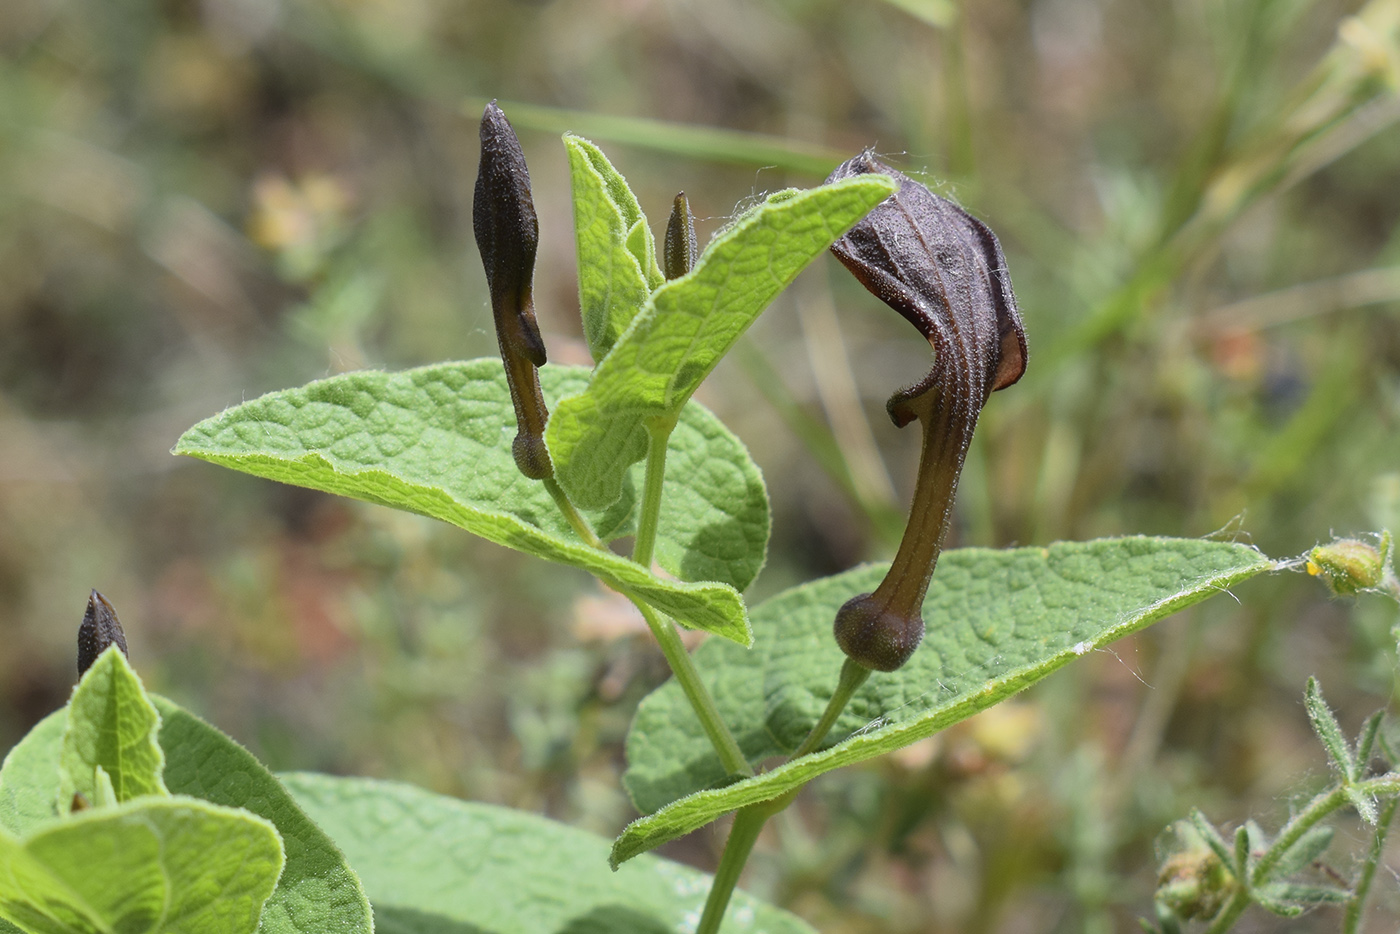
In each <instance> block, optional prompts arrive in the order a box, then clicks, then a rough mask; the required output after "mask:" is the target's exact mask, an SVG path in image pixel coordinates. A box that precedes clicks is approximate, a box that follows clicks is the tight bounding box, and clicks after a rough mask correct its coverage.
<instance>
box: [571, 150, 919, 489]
mask: <svg viewBox="0 0 1400 934" xmlns="http://www.w3.org/2000/svg"><path fill="white" fill-rule="evenodd" d="M893 184H894V183H893V182H891V181H890V180H889V179H887V178H885V177H884V176H879V175H863V176H860V177H858V178H852V179H847V180H844V181H841V182H838V183H836V184H834V185H825V186H822V187H820V188H813V189H811V190H808V191H784V192H779V193H777V194H775V195H771V196H770V197H769V198H768V199H767V200H766V201H764V202H763V203H762V204H761V205H759V206H758V207H757V208H756V209H754V210H753V211H750V212H749V213H747V214H745V215H744V216H743V217H741V218H740V219H739V220H738V221H736V222H735V223H734V225H733V226H731V227H730V228H729V229H728V230H726V231H724V232H723V233H721V234H720V235H718V236H717V237H715V238H714V240H712V241H710V244H709V246H707V247H706V248H705V251H704V252H703V253H702V254H701V255H700V257H699V259H698V260H697V261H696V264H695V267H694V268H693V269H692V270H691V271H690V273H689V274H688V275H685V276H682V277H681V278H679V279H674V280H672V281H670V282H667V283H666V284H665V285H663V286H661V287H660V288H658V289H657V290H656V291H654V292H653V293H652V294H651V297H650V298H649V299H648V300H647V303H646V305H645V307H644V308H643V309H642V311H641V313H640V314H638V315H637V316H636V317H635V318H634V319H633V320H632V323H631V324H630V325H629V326H628V328H627V330H626V331H625V332H624V333H623V334H622V336H621V337H620V338H619V339H618V341H617V343H616V344H615V345H614V346H613V348H612V350H611V351H610V352H609V353H608V355H607V356H606V357H604V358H603V360H602V361H601V362H600V363H599V364H598V367H597V369H596V370H595V371H594V375H593V380H592V382H591V383H589V386H588V390H587V391H586V392H584V393H582V394H580V395H577V396H573V397H571V398H568V399H565V400H564V401H563V402H561V403H560V404H559V405H558V406H557V407H555V409H554V414H553V416H552V417H551V418H550V420H549V426H548V428H547V429H546V433H545V438H546V440H547V441H548V443H549V451H550V455H551V456H552V457H553V458H554V464H555V470H556V472H557V475H558V478H559V482H560V484H561V485H562V486H563V487H564V489H565V490H567V491H568V492H569V495H570V496H571V497H572V498H573V499H574V502H576V503H577V504H578V505H580V506H584V507H587V508H603V507H606V506H608V505H609V504H611V503H613V502H614V501H616V500H617V499H618V497H619V496H621V495H622V491H623V485H624V481H625V478H626V476H627V469H628V467H629V466H630V465H632V464H634V463H636V462H637V461H639V460H641V459H642V458H643V457H645V456H646V449H647V427H646V426H647V423H648V422H651V421H654V422H657V423H669V422H670V421H671V420H673V419H674V418H675V417H676V416H677V415H678V414H679V413H680V410H681V408H682V407H683V406H684V405H685V403H686V400H687V399H689V398H690V396H691V394H692V393H693V392H695V389H696V387H697V386H699V385H700V383H701V381H703V380H704V378H705V377H706V376H707V375H708V374H709V372H710V371H711V370H712V369H713V368H714V366H715V364H716V363H717V362H718V361H719V359H720V357H722V356H724V354H725V353H726V352H727V351H728V350H729V348H730V347H732V346H733V345H734V342H735V341H736V340H738V339H739V336H740V335H741V334H743V333H744V331H745V330H746V329H747V328H748V326H749V325H750V324H752V323H753V321H754V319H755V318H757V317H758V315H759V313H760V312H762V311H763V309H764V308H766V307H767V306H768V303H769V302H771V301H772V300H773V299H774V297H776V296H777V294H778V293H779V292H781V291H782V290H783V289H784V288H786V287H787V285H788V284H789V283H791V282H792V280H793V279H795V278H796V277H797V274H798V273H799V272H801V271H802V270H803V268H805V267H806V266H807V264H808V263H810V262H811V261H812V260H813V259H815V258H816V257H817V256H818V255H820V254H821V253H822V251H824V250H825V249H826V248H827V247H829V246H830V245H831V244H832V242H833V241H835V240H836V238H838V237H840V236H841V235H842V234H843V233H845V232H846V230H847V229H848V228H849V227H851V225H853V224H855V223H856V222H857V221H859V220H860V219H861V218H862V217H864V216H865V215H866V214H867V213H869V211H870V209H871V208H873V207H874V206H875V205H877V204H879V203H880V202H881V201H883V200H884V199H885V198H887V197H888V196H889V195H890V193H891V192H892V191H893V190H894V187H893Z"/></svg>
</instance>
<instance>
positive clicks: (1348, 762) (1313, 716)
mask: <svg viewBox="0 0 1400 934" xmlns="http://www.w3.org/2000/svg"><path fill="white" fill-rule="evenodd" d="M1303 708H1304V709H1305V710H1307V712H1308V720H1309V721H1310V722H1311V723H1312V728H1313V732H1314V733H1316V734H1317V738H1318V739H1319V740H1320V741H1321V742H1322V748H1323V749H1325V750H1326V751H1327V758H1328V759H1329V760H1331V762H1332V767H1333V768H1335V769H1336V770H1337V772H1338V773H1339V774H1340V775H1341V777H1342V779H1343V781H1347V782H1353V781H1356V780H1357V777H1358V776H1357V774H1356V757H1355V756H1354V755H1353V753H1352V750H1351V747H1350V746H1348V745H1347V740H1346V737H1345V736H1343V735H1342V727H1341V724H1339V723H1338V722H1337V718H1336V716H1335V715H1333V713H1332V708H1331V707H1328V706H1327V701H1326V700H1325V699H1324V698H1323V696H1322V688H1321V687H1319V686H1318V683H1317V679H1316V678H1309V679H1308V684H1307V687H1306V688H1304V690H1303Z"/></svg>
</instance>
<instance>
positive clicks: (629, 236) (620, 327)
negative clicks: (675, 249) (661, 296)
mask: <svg viewBox="0 0 1400 934" xmlns="http://www.w3.org/2000/svg"><path fill="white" fill-rule="evenodd" d="M564 148H565V149H567V150H568V153H569V171H570V175H571V177H572V180H573V196H574V240H575V243H576V244H577V246H578V298H579V308H580V311H581V312H582V314H583V334H584V337H585V338H586V339H587V340H588V349H589V350H591V351H592V352H593V359H594V360H602V359H603V357H605V356H607V353H608V351H609V350H611V349H612V346H613V344H615V343H616V342H617V339H618V337H620V336H621V335H622V332H623V331H625V330H626V329H627V325H629V324H631V323H632V319H633V318H635V317H636V316H637V312H639V311H641V310H642V305H643V304H644V303H645V302H646V300H647V296H649V295H651V290H652V289H654V288H656V287H657V286H659V285H660V284H661V283H662V282H663V281H664V279H663V278H662V275H661V270H660V269H659V268H657V265H656V241H655V240H654V239H653V238H652V235H651V229H650V228H649V227H647V219H646V215H645V214H643V213H642V209H641V207H640V205H638V204H637V198H636V196H635V195H633V194H632V190H631V189H630V188H628V187H627V181H626V180H625V179H624V178H623V177H622V176H621V175H620V174H619V173H618V171H617V170H616V169H614V168H613V167H612V163H610V162H608V158H607V156H604V155H603V152H602V150H600V149H599V148H598V147H597V146H594V145H593V144H592V143H590V142H589V141H588V140H586V139H581V138H580V137H577V136H568V135H566V136H565V137H564Z"/></svg>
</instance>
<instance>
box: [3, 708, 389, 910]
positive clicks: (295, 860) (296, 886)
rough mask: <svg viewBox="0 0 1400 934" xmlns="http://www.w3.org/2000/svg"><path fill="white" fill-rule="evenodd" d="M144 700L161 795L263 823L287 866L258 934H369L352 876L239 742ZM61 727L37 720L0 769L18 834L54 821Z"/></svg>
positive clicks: (6, 819)
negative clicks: (155, 718)
mask: <svg viewBox="0 0 1400 934" xmlns="http://www.w3.org/2000/svg"><path fill="white" fill-rule="evenodd" d="M151 701H152V703H154V704H155V706H156V708H157V709H158V710H159V711H160V715H161V729H160V743H161V748H162V749H163V750H164V752H165V782H166V785H167V787H168V788H169V789H170V790H171V791H172V792H174V793H176V794H182V795H189V796H191V797H195V798H200V799H202V800H205V801H208V802H210V803H212V804H218V805H223V806H226V807H235V808H243V809H245V810H247V811H250V812H252V813H253V814H256V815H258V816H259V817H262V818H265V819H267V820H270V821H271V822H272V823H273V824H274V825H275V826H276V827H277V830H278V832H279V833H280V834H281V837H282V840H283V841H284V843H285V845H286V852H287V864H286V867H285V868H284V869H283V871H282V877H281V879H280V880H279V881H278V883H277V889H276V891H275V892H273V894H272V897H271V898H270V899H268V901H267V904H266V906H265V907H264V909H263V914H262V922H261V924H260V925H259V928H258V930H259V932H260V934H369V932H370V931H371V930H372V928H371V916H370V908H369V902H368V901H367V900H366V899H365V894H364V890H363V889H362V888H361V886H360V880H359V878H358V877H357V876H356V875H355V873H354V871H353V870H351V868H350V866H349V864H348V863H346V861H345V857H344V856H343V855H342V854H341V853H340V851H339V850H338V849H336V847H335V844H334V843H332V842H331V840H330V838H329V837H328V836H326V834H325V833H324V832H323V831H322V830H321V829H320V828H319V827H317V826H316V825H315V824H314V823H312V821H311V819H310V818H309V817H307V816H306V814H305V813H303V812H302V810H301V809H300V808H299V807H297V804H296V802H295V801H294V800H292V797H291V796H290V795H289V794H288V793H287V791H286V789H284V788H283V787H282V785H281V784H280V783H279V782H278V781H277V779H275V778H274V777H273V776H272V773H270V772H268V771H267V769H266V768H264V767H263V765H262V763H260V762H258V760H257V759H256V758H254V757H253V755H252V754H251V753H249V752H248V751H247V750H246V749H244V748H243V747H242V746H240V745H238V743H236V742H234V741H233V740H232V739H230V738H229V737H228V736H226V735H224V734H223V733H221V732H219V731H218V730H217V729H215V728H214V727H212V726H210V725H209V724H207V723H205V722H204V721H203V720H201V719H199V718H198V717H196V716H194V715H193V714H191V713H190V712H189V711H187V710H185V709H184V708H182V707H180V706H179V705H177V704H175V703H174V702H172V701H169V700H166V699H165V698H163V697H160V696H158V695H152V696H151ZM65 719H66V713H65V711H63V710H59V711H56V712H54V713H52V714H50V715H49V716H48V717H46V718H44V719H43V720H42V721H40V722H39V724H38V725H37V726H36V727H34V729H32V730H30V731H29V734H28V735H27V736H25V738H24V739H23V740H21V741H20V742H19V744H18V745H16V746H15V748H14V749H12V750H11V751H10V754H9V755H8V756H6V757H5V764H4V767H3V768H0V823H3V824H4V826H5V828H6V829H8V830H10V831H11V832H13V833H15V834H17V835H22V834H25V833H28V832H31V831H33V830H34V829H35V828H37V827H39V826H41V825H43V824H45V823H46V822H51V821H53V819H54V818H55V816H56V811H55V810H54V800H55V797H56V795H55V794H54V790H55V789H56V788H57V787H58V756H59V750H60V749H61V746H62V737H63V727H64V722H65ZM0 930H3V928H0Z"/></svg>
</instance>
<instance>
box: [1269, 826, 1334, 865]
mask: <svg viewBox="0 0 1400 934" xmlns="http://www.w3.org/2000/svg"><path fill="white" fill-rule="evenodd" d="M1332 836H1333V830H1332V828H1331V827H1328V826H1327V825H1326V824H1319V825H1318V826H1316V827H1313V828H1312V829H1311V830H1309V831H1307V832H1306V833H1305V834H1303V835H1302V836H1301V837H1299V838H1298V839H1297V841H1295V842H1294V844H1293V845H1292V846H1291V847H1289V848H1288V852H1286V853H1284V854H1283V856H1281V857H1280V858H1279V860H1278V862H1277V863H1275V864H1274V875H1277V876H1291V875H1293V874H1294V873H1295V872H1302V871H1303V870H1304V869H1307V868H1308V867H1309V866H1311V865H1312V864H1313V861H1314V860H1316V859H1317V858H1318V857H1320V856H1321V855H1322V854H1323V852H1324V851H1325V850H1326V849H1327V848H1328V847H1329V846H1331V845H1332Z"/></svg>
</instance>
